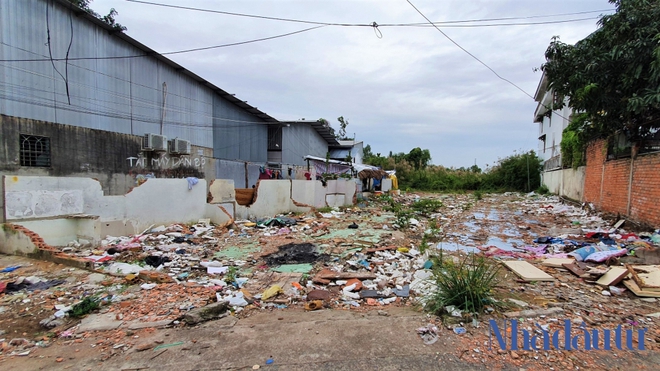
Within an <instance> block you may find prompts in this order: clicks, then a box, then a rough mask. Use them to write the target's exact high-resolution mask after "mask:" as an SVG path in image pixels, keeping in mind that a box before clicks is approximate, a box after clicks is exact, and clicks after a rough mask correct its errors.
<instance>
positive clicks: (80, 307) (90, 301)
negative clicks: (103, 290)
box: [69, 296, 101, 318]
mask: <svg viewBox="0 0 660 371" xmlns="http://www.w3.org/2000/svg"><path fill="white" fill-rule="evenodd" d="M100 306H101V304H100V303H99V299H98V298H97V297H95V296H87V297H86V298H84V299H83V300H82V301H81V302H80V303H78V304H76V305H74V306H73V307H71V311H70V312H69V316H70V317H73V318H80V317H82V316H84V315H86V314H88V313H91V312H93V311H95V310H97V309H99V307H100Z"/></svg>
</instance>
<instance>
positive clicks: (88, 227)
mask: <svg viewBox="0 0 660 371" xmlns="http://www.w3.org/2000/svg"><path fill="white" fill-rule="evenodd" d="M4 186H5V194H4V195H3V198H4V199H5V200H7V195H10V198H9V199H11V200H12V206H11V207H7V208H6V209H7V212H9V213H10V214H11V216H12V217H11V222H12V223H15V224H20V225H23V226H25V227H26V228H28V229H30V230H33V231H34V232H36V233H37V234H39V235H40V236H41V237H42V238H44V241H45V242H46V243H48V244H50V245H55V246H59V245H64V244H66V243H68V242H70V241H72V240H75V239H76V238H78V237H81V238H86V239H89V238H92V239H93V240H94V241H98V240H100V239H102V238H105V235H104V232H105V231H109V230H112V231H113V232H114V233H116V232H122V233H121V234H135V233H139V232H142V231H143V230H144V229H146V228H148V227H149V226H151V225H152V224H155V225H160V224H166V225H167V224H171V223H194V222H197V221H198V220H199V219H205V218H211V221H212V222H214V223H216V224H225V223H227V222H229V221H230V220H231V216H230V215H228V214H227V213H226V212H225V211H223V210H222V209H221V208H220V207H219V206H218V205H213V206H212V207H209V206H211V205H208V204H207V203H206V181H205V180H203V179H200V180H199V183H198V184H196V185H195V186H193V187H192V189H188V182H187V180H185V179H149V180H147V182H145V183H144V184H142V185H141V186H139V187H135V188H133V189H132V190H131V191H130V192H129V193H127V194H126V195H123V196H104V195H103V191H102V190H101V184H100V183H99V182H98V181H96V180H94V179H88V178H72V177H62V178H58V177H36V176H6V177H4ZM43 195H46V196H48V197H47V200H48V203H47V205H46V206H39V202H40V201H39V200H42V199H43V198H40V197H42V196H43ZM64 195H69V196H70V197H69V198H66V199H65V198H64V197H63V196H64ZM72 195H73V196H72ZM287 195H288V193H287ZM34 197H36V200H37V201H35V199H33V198H34ZM58 197H59V198H58ZM76 197H78V198H76ZM79 198H82V201H81V202H82V210H80V208H79V207H78V206H79ZM71 200H73V201H71ZM68 201H71V203H72V204H73V205H74V206H75V207H71V208H66V207H64V206H66V205H65V204H66V202H68ZM8 206H9V205H8ZM38 207H40V209H39V210H40V212H39V213H35V212H32V213H30V210H36V209H37V208H38ZM26 213H27V214H28V215H26V216H24V217H19V214H21V215H22V214H26ZM85 215H87V216H85Z"/></svg>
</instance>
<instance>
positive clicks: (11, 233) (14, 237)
mask: <svg viewBox="0 0 660 371" xmlns="http://www.w3.org/2000/svg"><path fill="white" fill-rule="evenodd" d="M1 227H2V228H0V253H2V254H7V255H28V254H31V253H33V252H34V251H35V250H36V246H35V245H34V243H33V242H32V240H30V237H28V236H26V235H25V234H24V233H21V232H18V231H15V230H13V229H12V228H11V227H10V226H9V225H5V224H3V225H2V226H1Z"/></svg>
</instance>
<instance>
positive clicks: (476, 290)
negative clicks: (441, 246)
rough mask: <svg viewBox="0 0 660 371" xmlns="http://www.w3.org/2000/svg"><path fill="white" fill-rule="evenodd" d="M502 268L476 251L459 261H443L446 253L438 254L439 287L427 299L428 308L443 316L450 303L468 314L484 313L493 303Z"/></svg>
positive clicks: (435, 277) (435, 268)
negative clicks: (487, 306) (493, 295)
mask: <svg viewBox="0 0 660 371" xmlns="http://www.w3.org/2000/svg"><path fill="white" fill-rule="evenodd" d="M499 269H500V267H499V266H497V265H495V264H493V263H491V262H489V261H487V260H486V259H484V257H481V256H477V255H475V254H470V255H468V256H467V257H465V258H464V259H463V260H462V261H459V262H458V263H454V262H453V261H451V260H443V259H442V255H440V256H439V257H435V258H434V264H433V278H432V279H433V280H434V281H435V284H436V286H437V290H436V292H435V293H433V294H431V295H430V296H428V297H427V298H426V299H425V301H424V309H425V310H426V311H428V312H431V313H433V314H436V315H442V314H443V312H444V308H445V307H446V306H450V305H453V306H455V307H456V308H458V309H460V310H462V311H465V312H468V313H480V312H481V310H482V309H483V308H484V306H485V305H486V304H488V303H489V302H490V297H491V292H492V290H493V288H494V287H495V285H496V284H497V273H498V272H499Z"/></svg>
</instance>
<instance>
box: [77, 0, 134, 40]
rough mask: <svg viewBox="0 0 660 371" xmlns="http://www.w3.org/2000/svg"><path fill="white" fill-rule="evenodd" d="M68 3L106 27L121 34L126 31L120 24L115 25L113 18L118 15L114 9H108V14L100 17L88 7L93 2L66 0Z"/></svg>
mask: <svg viewBox="0 0 660 371" xmlns="http://www.w3.org/2000/svg"><path fill="white" fill-rule="evenodd" d="M68 1H69V2H70V3H71V4H73V5H75V6H77V7H78V8H80V9H82V10H84V11H86V12H87V13H89V14H91V15H93V16H94V17H96V18H98V19H100V20H102V21H103V22H105V23H107V24H108V25H110V26H112V28H114V29H115V30H117V31H121V32H123V31H126V30H127V28H126V27H124V26H122V25H121V24H120V23H117V22H116V20H115V17H116V16H117V14H119V13H118V12H117V11H116V10H115V8H110V11H109V12H108V14H107V15H104V16H102V15H100V14H99V13H97V12H95V11H94V10H92V8H90V7H89V4H90V3H91V2H92V1H93V0H68Z"/></svg>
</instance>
